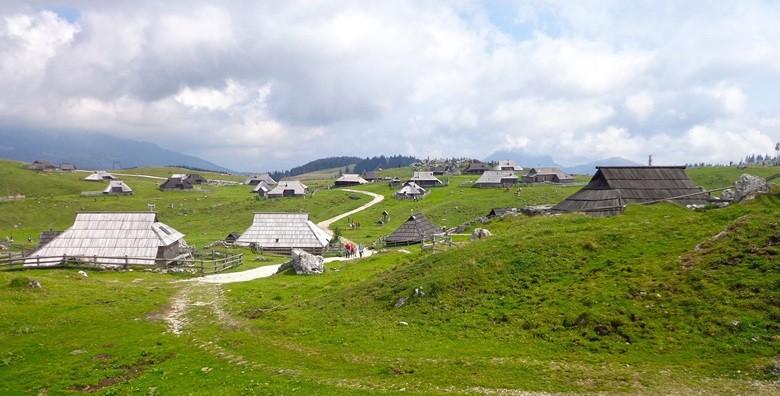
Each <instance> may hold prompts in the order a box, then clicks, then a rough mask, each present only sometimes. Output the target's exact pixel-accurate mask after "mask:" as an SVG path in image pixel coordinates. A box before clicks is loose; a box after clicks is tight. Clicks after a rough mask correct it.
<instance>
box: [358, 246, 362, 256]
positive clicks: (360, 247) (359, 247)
mask: <svg viewBox="0 0 780 396" xmlns="http://www.w3.org/2000/svg"><path fill="white" fill-rule="evenodd" d="M358 252H360V258H363V245H358Z"/></svg>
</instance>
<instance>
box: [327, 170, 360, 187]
mask: <svg viewBox="0 0 780 396" xmlns="http://www.w3.org/2000/svg"><path fill="white" fill-rule="evenodd" d="M361 184H368V181H367V180H366V179H364V178H362V177H360V175H358V174H355V173H345V174H343V175H341V176H340V177H339V178H338V179H336V183H335V185H336V187H344V186H359V185H361Z"/></svg>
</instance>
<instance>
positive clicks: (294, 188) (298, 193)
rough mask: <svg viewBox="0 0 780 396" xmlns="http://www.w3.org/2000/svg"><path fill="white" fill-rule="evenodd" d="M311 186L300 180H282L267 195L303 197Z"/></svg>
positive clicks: (274, 196)
mask: <svg viewBox="0 0 780 396" xmlns="http://www.w3.org/2000/svg"><path fill="white" fill-rule="evenodd" d="M307 192H309V187H308V186H306V185H305V184H303V183H301V182H300V181H298V180H282V181H280V182H279V184H277V185H276V187H274V188H273V189H272V190H271V191H269V192H268V193H267V194H266V196H267V197H268V198H282V197H303V196H305V195H306V193H307Z"/></svg>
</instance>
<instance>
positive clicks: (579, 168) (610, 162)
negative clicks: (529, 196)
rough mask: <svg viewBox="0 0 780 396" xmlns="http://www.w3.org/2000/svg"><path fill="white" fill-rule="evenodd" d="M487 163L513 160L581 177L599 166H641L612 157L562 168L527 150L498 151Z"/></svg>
mask: <svg viewBox="0 0 780 396" xmlns="http://www.w3.org/2000/svg"><path fill="white" fill-rule="evenodd" d="M485 160H486V161H499V160H513V161H515V162H517V164H519V165H520V166H523V167H525V168H533V167H539V166H552V167H557V168H561V170H563V171H564V172H566V173H574V174H580V175H592V174H593V173H595V172H596V167H597V166H626V165H630V166H636V165H641V164H638V163H636V162H634V161H631V160H628V159H625V158H622V157H610V158H605V159H600V160H596V161H592V162H587V163H584V164H579V165H573V166H561V165H559V164H558V163H556V162H555V160H554V159H553V158H552V157H551V156H549V155H536V154H531V153H528V152H527V151H525V150H498V151H496V152H494V153H493V154H490V155H489V156H488V157H487V158H485Z"/></svg>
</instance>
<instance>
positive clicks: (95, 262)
mask: <svg viewBox="0 0 780 396" xmlns="http://www.w3.org/2000/svg"><path fill="white" fill-rule="evenodd" d="M92 265H93V266H95V268H97V266H98V263H97V255H94V256H92Z"/></svg>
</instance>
